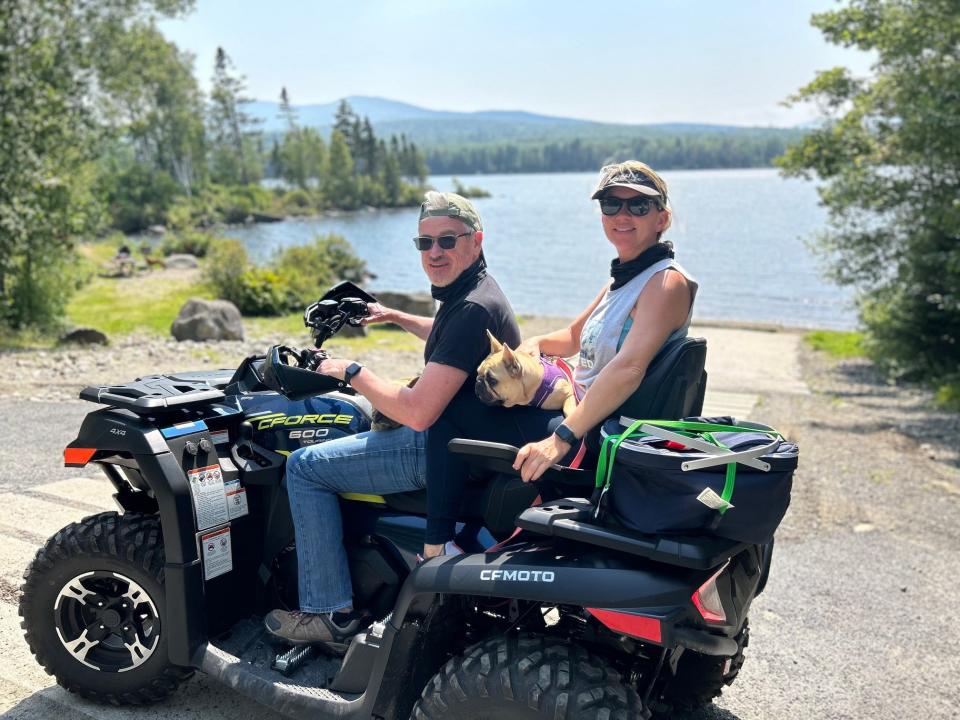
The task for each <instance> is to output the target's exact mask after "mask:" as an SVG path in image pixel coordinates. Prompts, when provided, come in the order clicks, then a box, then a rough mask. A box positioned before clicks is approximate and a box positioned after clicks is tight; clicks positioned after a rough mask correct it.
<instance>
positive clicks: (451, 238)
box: [413, 231, 473, 252]
mask: <svg viewBox="0 0 960 720" xmlns="http://www.w3.org/2000/svg"><path fill="white" fill-rule="evenodd" d="M472 234H473V232H472V231H471V232H465V233H460V234H459V235H441V236H440V237H438V238H432V237H430V236H429V235H417V236H416V237H415V238H414V239H413V244H414V245H416V246H417V250H419V251H420V252H426V251H427V250H429V249H430V248H432V247H433V242H434V240H436V242H437V245H439V246H440V249H441V250H453V248H454V247H456V245H457V240H459V239H460V238H462V237H466V236H467V235H472Z"/></svg>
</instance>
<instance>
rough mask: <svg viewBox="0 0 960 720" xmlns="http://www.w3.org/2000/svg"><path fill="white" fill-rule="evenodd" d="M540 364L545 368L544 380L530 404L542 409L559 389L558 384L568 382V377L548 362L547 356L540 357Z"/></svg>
mask: <svg viewBox="0 0 960 720" xmlns="http://www.w3.org/2000/svg"><path fill="white" fill-rule="evenodd" d="M540 364H541V365H542V366H543V379H542V380H541V381H540V386H539V387H538V388H537V391H536V392H535V393H534V394H533V400H531V401H530V404H531V405H533V406H534V407H540V406H541V405H543V403H544V401H545V400H546V399H547V398H548V397H550V393H552V392H553V391H554V389H555V388H556V387H557V383H558V382H560V381H561V380H566V379H567V376H566V374H565V373H564V372H563V370H561V369H560V368H559V367H558V366H557V365H555V364H554V363H552V362H550V361H549V360H547V358H546V356H544V355H541V356H540Z"/></svg>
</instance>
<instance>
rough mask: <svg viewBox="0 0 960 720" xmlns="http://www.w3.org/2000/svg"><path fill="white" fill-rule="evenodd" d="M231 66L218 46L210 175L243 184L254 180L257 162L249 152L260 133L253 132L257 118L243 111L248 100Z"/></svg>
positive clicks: (240, 78)
mask: <svg viewBox="0 0 960 720" xmlns="http://www.w3.org/2000/svg"><path fill="white" fill-rule="evenodd" d="M232 67H233V63H232V62H231V60H230V57H229V56H228V55H227V53H226V52H225V51H224V49H223V48H222V47H218V48H217V55H216V59H215V61H214V71H213V87H212V89H211V91H210V103H211V106H210V111H209V113H208V118H209V125H210V131H211V138H212V143H213V147H212V154H213V165H214V177H215V178H216V179H218V180H220V181H221V182H227V183H230V184H233V183H236V182H238V181H239V182H240V183H242V184H244V185H247V184H249V183H250V182H254V181H255V180H257V179H258V178H257V177H256V176H257V175H259V162H256V158H255V153H254V152H253V151H254V149H255V147H256V144H257V142H258V139H259V135H260V134H259V132H257V131H256V125H257V122H258V121H257V120H255V119H254V118H253V117H251V116H250V115H249V114H248V113H247V112H246V111H245V110H244V106H245V105H248V104H249V103H250V102H252V101H251V100H250V98H247V97H244V94H243V93H244V90H245V85H244V79H243V76H238V75H234V74H232V73H231V69H232Z"/></svg>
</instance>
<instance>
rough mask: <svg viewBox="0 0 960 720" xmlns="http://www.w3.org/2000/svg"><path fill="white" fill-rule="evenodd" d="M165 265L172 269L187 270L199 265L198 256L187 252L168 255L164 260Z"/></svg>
mask: <svg viewBox="0 0 960 720" xmlns="http://www.w3.org/2000/svg"><path fill="white" fill-rule="evenodd" d="M163 266H164V267H165V268H167V269H168V270H170V269H176V270H185V269H190V268H195V267H197V258H196V257H194V256H193V255H189V254H187V253H180V254H174V255H169V256H167V259H166V260H164V261H163Z"/></svg>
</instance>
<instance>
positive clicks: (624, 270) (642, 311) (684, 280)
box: [424, 160, 697, 557]
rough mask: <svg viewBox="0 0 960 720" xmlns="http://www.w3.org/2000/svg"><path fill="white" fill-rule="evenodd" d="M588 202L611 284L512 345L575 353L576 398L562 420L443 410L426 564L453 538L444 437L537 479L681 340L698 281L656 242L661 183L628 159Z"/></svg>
mask: <svg viewBox="0 0 960 720" xmlns="http://www.w3.org/2000/svg"><path fill="white" fill-rule="evenodd" d="M592 199H594V200H598V201H599V204H600V211H601V222H602V225H603V231H604V234H605V235H606V237H607V240H608V241H609V242H610V244H611V245H613V248H614V250H615V251H616V253H617V257H616V259H615V260H613V262H612V263H611V275H612V280H610V281H607V282H606V283H604V286H603V288H602V289H601V291H600V293H599V294H598V295H597V297H596V298H595V299H594V301H593V302H592V303H590V305H589V306H588V307H587V308H586V309H585V310H584V311H583V312H582V313H580V315H579V316H578V317H577V318H576V319H575V320H574V321H573V323H571V324H570V326H569V327H566V328H564V329H562V330H557V331H556V332H553V333H550V334H548V335H540V336H536V337H532V338H530V339H528V340H526V341H525V342H523V343H522V344H521V346H520V348H521V349H522V350H525V351H528V352H532V353H534V354H539V353H541V352H542V353H544V354H546V355H552V356H557V357H569V356H571V355H575V354H579V359H578V362H577V366H576V369H575V371H574V380H575V381H576V384H577V390H578V392H579V394H580V395H581V396H582V400H581V401H580V404H579V405H578V406H577V408H576V410H574V412H573V413H571V415H570V416H569V417H567V418H566V419H565V420H564V419H563V418H562V417H561V416H559V415H558V414H557V413H548V412H544V411H540V410H536V409H534V408H510V409H502V408H489V407H486V406H483V405H482V404H480V403H479V402H472V401H470V400H467V399H464V400H461V402H459V403H452V404H451V405H450V406H448V408H447V410H446V411H445V412H444V413H443V415H442V416H441V418H440V420H439V421H438V422H437V423H435V424H434V426H432V427H431V428H430V431H429V432H428V434H427V490H428V503H429V505H430V513H429V519H428V528H427V536H426V543H427V544H426V545H425V547H424V555H425V556H426V557H430V556H433V555H438V554H440V553H442V552H443V551H444V544H445V543H447V542H448V541H449V540H451V539H452V537H453V527H454V519H455V516H456V514H457V512H458V511H459V506H460V502H461V499H462V497H463V482H464V476H465V466H464V463H463V462H462V461H460V460H458V459H457V458H453V457H451V456H450V454H449V453H448V452H447V450H446V443H447V441H448V440H449V439H450V438H452V437H458V436H459V437H470V438H474V439H482V440H492V441H496V442H507V443H510V444H514V445H521V444H522V445H523V447H522V448H521V449H520V451H519V452H518V453H517V459H516V462H515V464H514V468H515V469H517V470H519V471H520V475H521V477H522V478H523V480H524V482H529V481H532V480H536V479H538V478H539V477H540V476H541V475H542V474H543V473H544V471H545V470H546V469H547V468H549V467H550V466H551V465H553V464H555V463H557V462H558V461H560V460H563V459H569V458H570V456H572V455H573V454H574V453H575V452H576V449H577V447H578V446H579V441H580V439H581V438H582V437H583V436H584V435H585V434H586V433H587V432H589V431H590V430H591V429H592V428H594V427H595V426H597V425H599V424H600V423H602V422H603V421H604V420H606V419H607V418H608V417H610V415H612V414H613V413H614V412H615V411H616V410H617V408H619V407H620V406H621V405H622V404H623V403H624V401H625V400H626V399H627V398H628V397H630V395H631V394H633V392H634V391H635V390H636V389H637V388H638V387H639V386H640V382H641V381H642V380H643V376H644V373H645V372H646V369H647V365H648V364H649V363H650V361H651V360H652V359H653V358H654V356H655V355H656V354H657V352H658V351H659V350H660V348H662V347H663V346H664V345H665V344H666V343H667V342H670V341H672V340H674V339H676V338H681V337H684V336H685V335H686V334H687V329H688V328H689V326H690V318H691V315H692V309H693V301H694V298H695V296H696V292H697V283H696V281H695V280H694V279H693V278H692V277H691V276H690V275H689V274H688V273H687V272H686V271H685V270H683V269H682V268H681V267H680V266H679V265H678V264H677V263H676V262H675V261H674V259H673V256H674V253H673V246H672V245H671V244H670V243H667V242H661V241H660V239H661V237H662V235H663V233H664V232H666V230H667V229H668V228H669V227H670V221H671V211H670V205H669V198H668V195H667V186H666V183H665V182H664V181H663V179H662V178H661V177H660V176H659V175H657V173H655V172H654V171H653V170H652V169H651V168H650V167H648V166H647V165H645V164H644V163H642V162H639V161H636V160H631V161H628V162H624V163H618V164H616V165H609V166H607V167H605V168H603V169H602V170H601V175H600V182H599V183H598V185H597V189H596V191H595V192H594V193H593V195H592ZM471 402H472V404H471ZM468 405H469V407H468ZM561 421H562V422H561ZM544 436H546V437H544ZM537 438H542V439H537ZM448 549H449V548H448Z"/></svg>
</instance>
